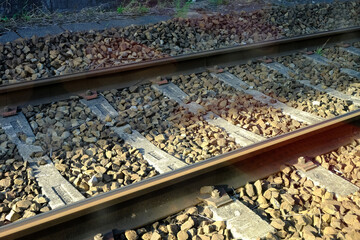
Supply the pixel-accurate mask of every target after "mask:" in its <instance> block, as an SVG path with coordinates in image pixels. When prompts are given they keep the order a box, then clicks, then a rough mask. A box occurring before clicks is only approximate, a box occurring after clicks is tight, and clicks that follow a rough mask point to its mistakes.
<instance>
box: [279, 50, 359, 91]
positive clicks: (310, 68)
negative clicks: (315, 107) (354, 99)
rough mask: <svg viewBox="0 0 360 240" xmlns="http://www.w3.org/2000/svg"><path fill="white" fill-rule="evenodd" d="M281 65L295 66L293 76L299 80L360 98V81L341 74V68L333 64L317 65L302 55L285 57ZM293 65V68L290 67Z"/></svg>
mask: <svg viewBox="0 0 360 240" xmlns="http://www.w3.org/2000/svg"><path fill="white" fill-rule="evenodd" d="M278 61H279V62H280V63H282V64H284V65H285V66H288V67H290V68H291V66H293V65H291V64H294V65H295V66H294V67H293V69H294V70H295V74H293V75H292V77H294V79H297V80H310V83H311V84H313V85H318V84H321V85H322V87H323V88H328V87H330V88H333V89H336V90H338V91H341V92H344V93H346V94H348V95H352V96H360V91H359V87H360V80H359V79H357V78H353V77H350V76H349V75H348V74H345V73H341V72H340V68H339V66H337V65H336V64H331V65H329V66H324V65H320V64H315V63H314V62H313V61H311V60H309V59H307V58H305V57H303V56H302V54H300V55H296V56H285V57H282V58H280V59H279V60H278ZM290 65H291V66H290Z"/></svg>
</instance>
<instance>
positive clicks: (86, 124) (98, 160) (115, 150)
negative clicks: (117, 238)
mask: <svg viewBox="0 0 360 240" xmlns="http://www.w3.org/2000/svg"><path fill="white" fill-rule="evenodd" d="M23 112H24V113H25V115H26V117H27V118H28V121H29V122H30V125H31V126H32V128H33V130H34V133H35V135H36V138H35V142H34V144H36V145H40V146H42V147H43V149H44V153H47V154H49V155H50V156H51V159H52V161H53V162H54V164H55V167H56V168H57V169H58V170H59V172H60V173H61V174H62V175H63V176H64V177H65V178H66V179H67V180H68V181H70V182H71V183H72V184H73V185H74V186H75V187H77V189H78V190H79V191H80V192H81V193H83V194H84V195H85V196H86V197H90V196H93V195H96V194H99V193H101V192H107V191H109V190H113V189H116V188H119V187H122V186H126V185H129V184H131V183H134V182H138V181H141V180H142V179H145V178H148V177H152V176H155V175H157V174H158V173H157V172H156V171H155V170H154V169H153V167H152V166H149V165H148V163H147V162H146V161H145V160H143V156H142V154H141V153H139V150H137V149H134V148H132V147H130V146H128V145H127V144H124V142H123V140H122V139H121V138H119V137H118V136H117V135H116V134H115V133H114V132H113V131H111V130H110V129H109V128H108V127H107V126H105V124H104V123H102V122H100V121H98V120H97V119H96V117H95V115H94V114H92V113H91V111H90V109H89V108H87V107H85V106H84V105H83V104H81V103H80V102H79V101H78V97H73V98H72V99H71V100H69V101H61V102H57V103H52V104H46V105H41V106H34V107H33V106H28V107H27V108H24V109H23Z"/></svg>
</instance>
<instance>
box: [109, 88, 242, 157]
mask: <svg viewBox="0 0 360 240" xmlns="http://www.w3.org/2000/svg"><path fill="white" fill-rule="evenodd" d="M113 92H114V93H111V92H110V91H107V92H104V95H105V97H106V98H107V99H108V100H109V101H110V102H111V103H112V105H113V106H114V107H115V109H117V110H118V111H119V114H120V116H119V118H118V119H117V122H118V123H117V125H124V124H126V123H129V124H130V125H131V126H132V128H133V129H135V130H137V131H139V132H140V133H141V134H142V135H143V136H144V137H145V138H147V139H148V140H149V141H151V142H152V143H153V144H154V145H156V146H157V147H159V148H160V149H162V150H164V151H165V152H168V153H170V154H171V155H173V156H175V157H176V158H179V159H181V160H183V161H185V162H186V163H194V162H197V161H201V160H204V159H207V158H210V157H212V156H216V155H218V154H221V153H225V152H228V151H231V150H234V149H236V148H239V147H240V146H237V145H236V144H235V141H234V139H233V138H231V137H229V136H228V134H227V133H226V132H224V131H223V130H221V129H219V128H218V127H214V126H210V125H209V124H208V123H207V122H206V121H204V120H203V118H202V116H200V115H194V114H191V113H189V112H188V111H187V110H185V109H183V108H180V107H179V106H178V105H177V103H175V102H174V101H172V100H169V99H167V98H166V97H164V96H163V95H161V93H159V92H156V91H154V90H153V89H152V88H151V87H150V85H143V86H139V87H132V88H126V89H123V90H121V91H115V90H114V91H113ZM115 92H116V93H115ZM218 140H219V141H218Z"/></svg>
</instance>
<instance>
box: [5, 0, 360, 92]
mask: <svg viewBox="0 0 360 240" xmlns="http://www.w3.org/2000/svg"><path fill="white" fill-rule="evenodd" d="M359 5H360V2H359V1H352V2H335V3H332V4H325V3H320V4H307V5H298V6H295V7H280V6H274V7H271V8H269V7H268V8H264V9H260V10H256V11H254V12H243V11H242V12H239V13H233V14H219V13H217V14H214V15H212V16H203V17H201V18H191V19H182V18H175V19H171V20H168V21H166V22H160V23H157V24H149V25H146V26H134V25H132V26H128V27H125V28H117V29H109V30H105V31H97V32H94V31H90V32H82V33H69V32H65V33H62V34H60V35H57V36H48V37H41V38H36V37H33V38H31V39H22V40H19V41H17V42H12V43H6V44H0V52H1V53H0V63H1V64H0V74H1V76H2V77H1V79H0V85H1V84H9V83H16V82H18V81H29V80H35V79H38V78H45V77H50V76H56V75H63V74H68V73H70V72H78V71H86V70H89V69H98V68H101V67H108V66H114V65H119V64H126V63H133V62H137V61H144V60H149V59H154V58H161V57H163V56H164V54H168V55H172V56H175V55H180V54H185V53H193V52H198V51H205V50H211V49H218V48H223V47H229V46H234V45H239V44H249V43H253V42H259V41H265V40H271V39H277V38H282V37H289V36H298V35H302V34H308V33H313V32H317V31H324V30H331V29H337V28H343V27H347V26H358V25H359V22H360V21H359V14H358V13H357V11H356V10H355V9H359V7H360V6H359ZM125 45H127V47H126V48H125ZM119 48H120V51H118V49H119ZM122 49H126V51H123V50H122Z"/></svg>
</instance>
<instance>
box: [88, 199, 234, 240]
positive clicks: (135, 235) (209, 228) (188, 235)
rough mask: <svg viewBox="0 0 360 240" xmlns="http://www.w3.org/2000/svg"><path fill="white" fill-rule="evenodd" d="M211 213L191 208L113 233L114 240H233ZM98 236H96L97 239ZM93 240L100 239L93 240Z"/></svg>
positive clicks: (199, 207)
mask: <svg viewBox="0 0 360 240" xmlns="http://www.w3.org/2000/svg"><path fill="white" fill-rule="evenodd" d="M211 218H212V212H211V211H210V209H208V208H207V207H203V206H196V207H191V208H188V209H186V210H184V211H183V212H180V213H178V214H176V215H174V216H169V217H167V218H166V219H163V220H160V221H158V222H155V223H153V224H151V225H147V226H145V227H143V228H139V229H135V230H125V231H121V232H120V231H119V233H116V230H113V232H115V234H114V235H115V237H116V239H128V240H130V239H131V240H134V239H143V240H150V239H151V240H155V239H158V240H160V239H178V240H186V239H195V240H200V239H208V240H210V239H212V240H228V239H233V238H232V235H231V233H230V231H229V230H228V229H226V223H225V222H222V221H213V220H212V219H211ZM99 236H100V234H99V235H98V237H99ZM94 239H97V240H98V239H102V238H101V237H99V238H94Z"/></svg>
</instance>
